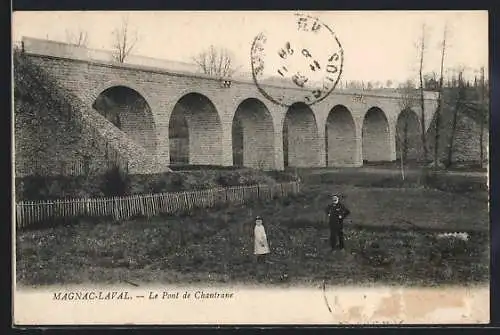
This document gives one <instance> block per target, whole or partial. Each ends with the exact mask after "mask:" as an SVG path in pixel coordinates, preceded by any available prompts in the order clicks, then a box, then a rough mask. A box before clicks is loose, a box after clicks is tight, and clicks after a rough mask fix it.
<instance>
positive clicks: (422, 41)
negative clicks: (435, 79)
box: [417, 24, 428, 161]
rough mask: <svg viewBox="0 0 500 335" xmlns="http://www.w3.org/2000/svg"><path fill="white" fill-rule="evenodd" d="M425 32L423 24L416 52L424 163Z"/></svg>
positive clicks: (425, 147)
mask: <svg viewBox="0 0 500 335" xmlns="http://www.w3.org/2000/svg"><path fill="white" fill-rule="evenodd" d="M425 32H426V27H425V24H423V25H422V36H421V38H420V43H418V46H417V47H418V51H419V58H420V61H419V63H420V66H419V70H418V76H419V80H420V87H419V91H420V112H421V114H420V128H421V139H422V149H423V152H424V161H426V160H427V158H428V153H427V151H428V150H427V141H426V137H425V100H424V77H423V68H424V51H425Z"/></svg>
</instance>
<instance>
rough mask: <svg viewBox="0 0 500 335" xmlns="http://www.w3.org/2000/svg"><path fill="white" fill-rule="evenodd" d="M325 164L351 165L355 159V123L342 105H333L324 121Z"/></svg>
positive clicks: (349, 112)
mask: <svg viewBox="0 0 500 335" xmlns="http://www.w3.org/2000/svg"><path fill="white" fill-rule="evenodd" d="M325 153H326V159H325V161H326V164H327V166H353V165H355V164H356V161H357V158H356V157H357V144H356V124H355V123H354V119H353V117H352V114H351V111H350V110H349V109H348V108H347V107H346V106H344V105H336V106H334V107H333V108H332V109H331V110H330V112H329V113H328V116H327V118H326V123H325Z"/></svg>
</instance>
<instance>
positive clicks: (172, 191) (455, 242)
mask: <svg viewBox="0 0 500 335" xmlns="http://www.w3.org/2000/svg"><path fill="white" fill-rule="evenodd" d="M13 41H14V43H13V48H12V50H13V67H14V69H13V88H14V89H13V97H14V102H13V106H12V110H13V115H14V117H13V120H14V121H13V122H14V125H13V126H14V127H13V128H14V133H13V135H12V138H13V146H14V147H13V152H14V156H13V167H14V169H15V180H14V181H13V187H14V194H15V197H14V199H13V206H14V208H15V211H14V214H13V218H12V219H13V227H15V229H14V236H13V240H14V241H15V243H14V250H13V251H14V252H13V254H14V257H15V261H14V262H13V264H14V280H15V285H14V287H13V297H14V306H13V320H14V323H15V324H16V325H74V324H82V325H98V324H117V325H124V324H126V325H133V324H134V325H147V324H165V325H169V324H170V325H171V324H177V325H178V324H186V325H190V324H214V325H215V324H240V325H241V324H331V325H337V324H422V323H435V324H440V323H461V324H462V323H463V324H466V323H472V324H477V323H488V322H489V279H490V275H489V273H490V269H489V264H490V259H489V258H490V256H489V255H490V248H489V245H490V241H489V215H488V213H489V207H488V205H489V191H488V165H489V158H488V157H489V153H488V148H489V133H488V129H489V126H488V122H489V121H488V120H489V76H488V73H489V69H488V13H487V12H486V11H426V12H424V11H380V12H378V11H372V12H370V11H359V12H358V11H348V12H347V11H311V12H301V11H269V12H266V11H259V12H257V11H255V12H252V11H248V12H247V11H223V12H215V11H212V12H188V11H184V12H182V11H175V12H168V11H154V12H153V11H152V12H102V11H101V12H93V11H81V12H59V11H57V12H56V11H54V12H47V11H46V12H40V11H39V12H15V13H13Z"/></svg>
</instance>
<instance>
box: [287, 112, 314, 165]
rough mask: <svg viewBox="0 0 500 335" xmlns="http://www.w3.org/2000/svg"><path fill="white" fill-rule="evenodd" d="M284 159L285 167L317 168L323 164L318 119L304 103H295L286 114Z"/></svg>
mask: <svg viewBox="0 0 500 335" xmlns="http://www.w3.org/2000/svg"><path fill="white" fill-rule="evenodd" d="M283 159H284V165H285V167H287V166H293V167H317V166H320V164H321V146H320V143H319V134H318V126H317V123H316V117H315V116H314V113H313V111H312V110H311V108H310V107H309V106H307V105H306V104H304V103H301V102H300V103H294V104H293V105H291V106H290V107H289V108H288V110H287V112H286V114H285V119H284V122H283Z"/></svg>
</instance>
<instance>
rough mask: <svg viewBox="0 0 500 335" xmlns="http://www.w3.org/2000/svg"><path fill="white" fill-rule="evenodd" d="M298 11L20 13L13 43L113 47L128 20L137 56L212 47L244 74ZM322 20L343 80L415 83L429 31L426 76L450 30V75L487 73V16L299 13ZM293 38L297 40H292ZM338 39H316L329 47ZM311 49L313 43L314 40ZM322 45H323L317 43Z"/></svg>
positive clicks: (187, 56) (176, 55) (186, 57)
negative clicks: (261, 37) (263, 41)
mask: <svg viewBox="0 0 500 335" xmlns="http://www.w3.org/2000/svg"><path fill="white" fill-rule="evenodd" d="M294 13H296V12H292V11H289V12H278V11H272V12H265V11H259V12H242V11H225V12H214V11H210V12H181V11H175V12H173V11H172V12H166V11H163V12H162V11H156V12H147V11H146V12H145V11H141V12H92V11H82V12H55V11H52V12H15V13H13V21H12V22H13V25H12V28H13V29H12V30H13V40H14V41H19V40H21V39H22V37H23V36H26V37H35V38H42V39H49V40H56V41H62V42H64V41H65V40H66V35H67V32H77V31H80V30H81V31H86V32H87V33H88V38H89V42H88V47H89V48H95V49H108V50H109V49H110V48H111V44H112V31H113V30H114V29H115V28H116V27H119V26H120V24H121V21H122V20H123V18H124V17H128V20H129V25H130V27H131V29H132V30H136V31H137V33H138V37H139V41H138V43H137V45H136V47H135V49H134V50H133V52H132V53H133V54H136V55H141V56H147V57H153V58H159V59H167V60H174V61H184V62H191V60H192V57H193V56H195V55H196V54H198V53H199V52H201V51H203V50H205V49H207V48H208V47H209V46H210V45H214V46H216V47H224V48H227V49H228V50H230V51H231V52H232V54H233V59H234V63H235V64H236V65H237V67H238V68H239V69H240V71H242V72H247V73H250V72H251V65H250V48H251V44H252V42H253V40H254V38H255V36H256V35H258V34H259V33H260V32H265V33H266V34H270V35H272V36H278V37H279V39H281V38H283V40H286V38H288V37H289V36H290V27H291V25H290V24H291V23H292V24H293V23H294V22H295V21H294V16H293V14H294ZM301 13H304V14H307V15H311V16H315V17H317V18H319V20H321V21H322V22H323V23H324V24H326V25H327V26H328V27H329V28H330V29H331V30H332V31H333V32H334V33H335V36H336V37H337V38H338V40H339V41H340V43H341V45H342V48H343V50H344V62H343V71H342V80H345V81H351V80H360V81H361V80H362V81H383V82H385V81H387V80H392V81H398V82H402V81H405V80H407V79H409V78H413V79H414V78H416V75H417V73H418V52H417V47H416V43H417V41H418V40H419V38H420V36H421V32H422V25H423V24H425V27H426V46H427V47H426V52H425V60H424V72H431V71H435V72H436V73H439V69H440V58H441V41H442V38H443V32H444V27H445V25H446V27H447V48H446V56H445V69H446V73H447V74H450V73H451V69H456V68H458V67H461V66H465V67H466V68H468V69H471V70H470V71H471V72H470V73H473V72H472V69H475V70H479V68H480V67H481V66H485V68H486V72H488V67H487V66H488V13H487V11H337V12H330V11H321V12H314V11H312V12H311V11H308V12H301ZM290 38H291V37H290ZM332 41H333V40H330V41H324V40H321V41H320V42H318V41H316V42H315V43H316V44H315V47H316V48H317V49H318V50H320V49H325V48H329V47H330V45H331V44H329V43H332ZM311 43H312V42H311ZM318 43H320V44H318Z"/></svg>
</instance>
